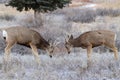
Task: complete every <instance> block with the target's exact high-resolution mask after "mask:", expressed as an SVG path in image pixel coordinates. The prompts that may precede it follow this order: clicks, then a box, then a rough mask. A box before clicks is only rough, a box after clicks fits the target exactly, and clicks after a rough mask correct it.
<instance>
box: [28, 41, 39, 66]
mask: <svg viewBox="0 0 120 80" xmlns="http://www.w3.org/2000/svg"><path fill="white" fill-rule="evenodd" d="M30 47H31V48H32V52H33V54H34V57H35V59H36V62H37V63H38V64H39V63H40V59H39V55H38V51H37V47H36V46H35V45H34V44H32V43H30Z"/></svg>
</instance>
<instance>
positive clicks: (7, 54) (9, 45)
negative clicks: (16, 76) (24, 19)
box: [4, 43, 14, 61]
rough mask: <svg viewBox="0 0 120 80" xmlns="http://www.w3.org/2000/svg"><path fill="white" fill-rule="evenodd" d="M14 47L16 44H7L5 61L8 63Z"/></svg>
mask: <svg viewBox="0 0 120 80" xmlns="http://www.w3.org/2000/svg"><path fill="white" fill-rule="evenodd" d="M13 45H14V43H7V46H6V48H5V56H4V60H5V61H8V60H9V57H10V51H11V48H12V46H13Z"/></svg>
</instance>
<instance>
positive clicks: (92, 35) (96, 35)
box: [65, 30, 118, 60]
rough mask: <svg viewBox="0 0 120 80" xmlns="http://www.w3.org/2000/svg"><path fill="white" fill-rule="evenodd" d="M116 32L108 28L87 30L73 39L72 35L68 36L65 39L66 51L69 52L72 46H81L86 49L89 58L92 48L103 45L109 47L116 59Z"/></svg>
mask: <svg viewBox="0 0 120 80" xmlns="http://www.w3.org/2000/svg"><path fill="white" fill-rule="evenodd" d="M115 40H116V34H115V33H114V32H112V31H109V30H95V31H88V32H85V33H83V34H82V35H80V36H79V37H77V38H75V39H73V36H72V35H71V36H69V39H66V40H65V47H66V49H67V52H68V53H70V51H71V48H72V47H82V48H83V49H87V57H88V60H90V56H91V52H92V48H94V47H97V46H101V45H104V46H106V47H108V48H110V49H111V50H112V51H113V52H114V57H115V59H116V60H117V59H118V50H117V48H116V46H115Z"/></svg>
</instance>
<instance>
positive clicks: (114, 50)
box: [111, 46, 118, 60]
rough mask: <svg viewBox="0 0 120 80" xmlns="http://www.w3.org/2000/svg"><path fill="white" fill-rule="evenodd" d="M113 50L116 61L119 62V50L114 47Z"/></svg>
mask: <svg viewBox="0 0 120 80" xmlns="http://www.w3.org/2000/svg"><path fill="white" fill-rule="evenodd" d="M111 50H112V51H113V52H114V57H115V59H116V60H118V50H117V48H116V47H115V46H114V47H112V48H111Z"/></svg>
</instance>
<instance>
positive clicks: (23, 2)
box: [7, 0, 71, 18]
mask: <svg viewBox="0 0 120 80" xmlns="http://www.w3.org/2000/svg"><path fill="white" fill-rule="evenodd" d="M70 1H71V0H10V1H9V2H8V4H7V6H12V7H15V8H16V9H17V10H18V11H23V10H25V11H29V10H31V9H32V10H34V15H35V18H36V15H37V14H36V13H39V12H42V13H44V12H48V11H54V10H56V9H57V8H63V7H65V5H66V4H69V3H70Z"/></svg>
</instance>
